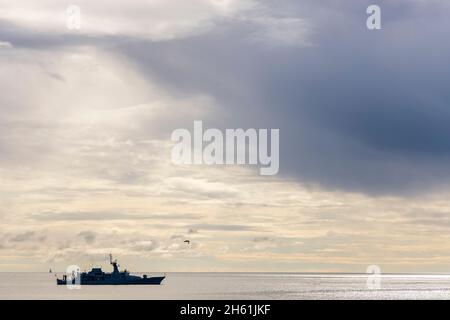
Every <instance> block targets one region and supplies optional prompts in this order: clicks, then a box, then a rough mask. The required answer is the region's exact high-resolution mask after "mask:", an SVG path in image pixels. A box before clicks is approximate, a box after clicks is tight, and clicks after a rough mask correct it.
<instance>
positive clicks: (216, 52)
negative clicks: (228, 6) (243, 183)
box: [0, 0, 450, 194]
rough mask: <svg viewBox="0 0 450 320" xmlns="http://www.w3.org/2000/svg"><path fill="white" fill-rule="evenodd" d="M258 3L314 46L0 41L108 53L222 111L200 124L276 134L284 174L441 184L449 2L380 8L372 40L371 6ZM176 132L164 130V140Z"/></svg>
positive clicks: (245, 32)
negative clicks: (296, 23) (293, 23)
mask: <svg viewBox="0 0 450 320" xmlns="http://www.w3.org/2000/svg"><path fill="white" fill-rule="evenodd" d="M261 3H263V4H264V5H265V6H266V7H267V8H268V9H270V12H271V15H272V17H273V18H276V19H282V18H298V19H304V20H305V21H306V23H307V26H308V28H307V29H308V32H307V33H306V35H307V37H308V39H307V40H308V41H307V42H308V43H310V44H311V45H295V44H294V45H287V46H283V45H279V44H277V43H274V44H273V45H270V43H268V42H267V41H266V42H258V41H254V38H255V35H258V32H261V30H260V28H261V26H258V25H257V24H255V23H253V22H252V20H251V19H239V18H238V17H235V18H230V19H223V21H221V22H220V23H218V24H217V26H216V27H215V28H214V29H213V30H212V31H210V32H208V33H205V34H201V35H197V36H193V37H188V38H185V39H177V40H172V41H163V42H152V41H148V40H147V41H145V40H139V39H126V40H124V39H123V38H113V37H110V38H101V37H98V38H89V37H84V36H83V37H82V36H71V37H70V38H67V37H63V36H57V37H55V36H45V35H40V36H37V35H35V34H32V35H30V34H29V33H27V32H24V31H23V32H18V31H17V30H16V29H14V28H13V26H8V27H7V28H3V31H0V36H1V38H2V40H4V41H9V42H11V43H12V44H13V45H14V46H24V47H31V48H33V47H37V48H39V47H45V46H47V47H51V46H64V45H78V44H81V43H84V44H87V45H99V46H102V47H104V48H107V49H111V48H112V50H113V51H114V52H115V53H117V54H121V55H122V56H123V57H124V58H126V59H128V60H129V61H130V62H132V63H133V64H134V65H135V66H136V68H137V69H138V70H140V71H141V72H142V73H144V74H146V75H147V76H148V77H149V79H151V80H156V81H158V82H160V83H162V84H164V85H165V86H166V87H167V88H168V89H169V90H170V89H171V92H172V93H173V94H175V95H176V94H179V95H180V96H183V95H187V94H192V93H194V94H209V95H211V96H213V97H214V98H215V99H216V100H217V102H218V105H219V106H220V107H221V108H222V109H221V112H220V114H218V115H217V117H216V118H209V117H208V121H207V122H206V123H205V126H209V127H218V128H236V127H244V128H264V127H268V128H280V139H281V141H280V142H281V155H280V173H281V175H283V176H289V177H295V178H297V179H298V180H300V181H302V182H306V183H312V184H319V185H321V186H324V187H327V188H332V189H344V190H351V191H359V192H365V193H374V194H388V193H404V192H418V191H426V190H429V189H430V188H436V187H442V186H447V185H448V180H449V178H450V170H449V169H450V167H449V163H450V162H449V160H450V127H449V126H448V123H449V121H450V90H448V83H450V69H449V68H448V66H449V65H450V44H449V42H448V30H450V22H449V19H448V15H449V14H450V6H449V5H448V4H447V3H446V2H445V1H439V0H432V1H427V2H422V1H407V0H399V1H380V2H379V3H378V4H379V5H380V6H381V9H382V27H383V29H382V30H377V31H369V30H367V28H366V18H367V14H366V8H367V6H368V5H370V4H373V1H359V0H353V1H343V0H342V1H321V2H320V3H319V2H318V1H313V0H307V1H284V2H283V3H278V2H276V5H275V1H263V2H261ZM262 36H263V35H261V34H259V35H258V37H262ZM269 40H270V41H272V42H276V40H275V39H269ZM184 126H185V127H187V128H191V127H192V123H191V122H188V121H186V123H185V124H184ZM173 129H174V128H172V127H171V126H170V125H167V126H165V128H162V129H161V130H165V131H166V136H170V133H171V131H172V130H173Z"/></svg>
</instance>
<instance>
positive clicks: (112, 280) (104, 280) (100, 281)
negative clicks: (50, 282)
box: [56, 255, 165, 285]
mask: <svg viewBox="0 0 450 320" xmlns="http://www.w3.org/2000/svg"><path fill="white" fill-rule="evenodd" d="M109 262H110V264H111V265H112V266H113V272H112V273H108V272H103V271H102V269H101V268H92V270H91V271H89V272H82V273H79V274H73V275H72V278H70V279H67V275H64V276H63V277H62V279H56V284H58V285H67V284H72V285H76V284H79V285H159V284H161V282H162V281H163V280H164V278H165V277H147V275H145V274H144V275H143V276H142V277H139V276H133V275H130V273H129V272H128V271H127V270H125V271H122V272H121V271H119V266H118V264H117V260H114V261H113V259H112V255H109Z"/></svg>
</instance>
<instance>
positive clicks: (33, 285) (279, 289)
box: [0, 272, 450, 300]
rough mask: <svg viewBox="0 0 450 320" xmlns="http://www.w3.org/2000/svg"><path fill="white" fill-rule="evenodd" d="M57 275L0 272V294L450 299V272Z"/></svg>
mask: <svg viewBox="0 0 450 320" xmlns="http://www.w3.org/2000/svg"><path fill="white" fill-rule="evenodd" d="M153 275H161V274H153ZM55 276H56V274H54V273H9V272H3V273H0V299H3V300H4V299H33V300H34V299H39V300H42V299H58V300H79V299H87V300H92V299H108V300H109V299H139V300H140V299H150V300H158V299H169V300H185V299H186V300H204V299H209V300H228V299H233V300H250V299H251V300H260V299H264V300H266V299H268V300H272V299H293V300H316V299H327V300H329V299H331V300H340V299H364V300H372V299H378V300H386V299H389V300H392V299H421V300H422V299H450V275H423V274H422V275H412V274H408V275H404V274H403V275H382V276H380V278H379V282H377V285H376V286H373V283H372V282H370V281H369V283H368V275H366V274H305V273H167V274H166V279H165V280H164V282H163V284H162V285H160V286H81V287H80V288H79V289H70V288H68V287H66V286H57V285H56V277H55ZM371 283H372V284H371Z"/></svg>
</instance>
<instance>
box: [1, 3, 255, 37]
mask: <svg viewBox="0 0 450 320" xmlns="http://www.w3.org/2000/svg"><path fill="white" fill-rule="evenodd" d="M73 5H76V6H78V7H79V8H80V10H81V29H80V30H73V31H70V30H67V29H66V19H67V16H66V9H67V7H68V4H67V3H62V2H61V1H57V0H41V1H39V2H29V1H20V0H19V1H17V0H16V1H12V0H2V4H1V6H2V10H1V11H0V19H4V20H6V21H9V22H11V23H14V24H16V25H18V26H20V27H23V28H27V29H30V30H34V31H40V32H49V33H57V34H62V33H66V32H74V33H79V34H84V35H100V36H101V35H114V36H130V37H139V38H145V39H151V40H155V41H158V40H167V39H174V38H180V37H186V36H189V35H191V34H196V33H201V32H204V31H205V30H208V29H210V28H211V27H212V26H213V25H214V22H215V20H216V19H220V18H224V17H230V16H232V15H234V14H236V13H237V12H240V11H242V10H246V9H248V8H250V7H251V6H252V5H253V1H250V0H192V1H180V0H151V1H139V0H130V1H127V2H126V3H124V2H123V1H111V0H99V1H89V0H78V1H76V2H74V3H73Z"/></svg>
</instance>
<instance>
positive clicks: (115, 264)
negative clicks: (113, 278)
mask: <svg viewBox="0 0 450 320" xmlns="http://www.w3.org/2000/svg"><path fill="white" fill-rule="evenodd" d="M109 263H110V264H111V265H112V266H113V268H114V271H113V273H119V268H118V266H117V259H116V260H114V261H113V257H112V254H111V253H110V254H109Z"/></svg>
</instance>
